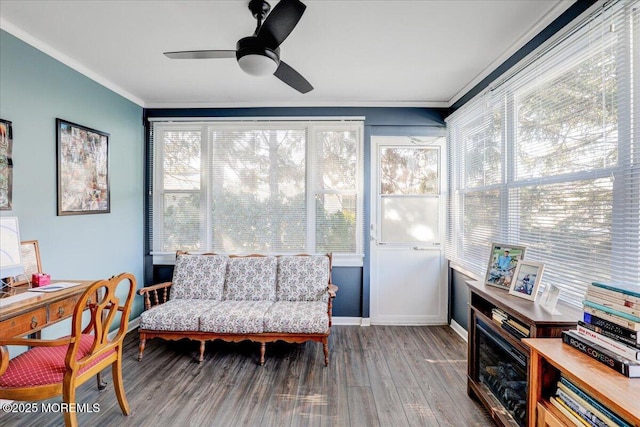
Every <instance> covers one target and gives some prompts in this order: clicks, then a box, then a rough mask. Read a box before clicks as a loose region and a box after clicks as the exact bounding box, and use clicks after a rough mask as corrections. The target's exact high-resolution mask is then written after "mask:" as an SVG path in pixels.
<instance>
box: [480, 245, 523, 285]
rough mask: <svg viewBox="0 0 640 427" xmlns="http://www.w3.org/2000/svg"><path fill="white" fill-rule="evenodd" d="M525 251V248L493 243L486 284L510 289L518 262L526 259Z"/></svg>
mask: <svg viewBox="0 0 640 427" xmlns="http://www.w3.org/2000/svg"><path fill="white" fill-rule="evenodd" d="M525 250H526V248H525V247H524V246H514V245H503V244H500V243H492V244H491V253H490V255H489V266H488V267H487V275H486V277H485V279H484V283H485V284H487V285H491V286H497V287H499V288H503V289H509V287H510V286H511V278H512V277H513V273H514V270H515V269H516V265H518V261H520V260H521V259H524V252H525Z"/></svg>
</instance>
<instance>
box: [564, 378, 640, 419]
mask: <svg viewBox="0 0 640 427" xmlns="http://www.w3.org/2000/svg"><path fill="white" fill-rule="evenodd" d="M559 384H563V385H564V386H566V387H567V389H569V390H571V391H573V392H574V393H575V394H576V395H578V396H580V397H581V398H582V399H584V400H585V402H587V403H588V404H590V405H591V406H593V407H594V408H595V409H597V410H598V411H600V412H601V413H602V414H603V415H604V416H605V417H606V418H609V419H610V420H612V421H613V422H615V423H616V425H619V426H622V427H633V426H632V425H631V424H629V423H627V422H626V421H624V420H623V419H622V418H620V417H618V416H617V415H616V414H614V413H613V412H611V411H610V410H609V409H608V408H607V407H606V406H604V405H603V404H602V403H600V402H598V401H597V400H595V399H594V398H592V397H591V396H589V395H588V394H587V393H585V392H584V391H583V390H582V389H581V388H580V387H578V386H577V385H575V384H574V383H572V382H571V381H570V380H568V379H567V378H566V377H564V376H560V381H559Z"/></svg>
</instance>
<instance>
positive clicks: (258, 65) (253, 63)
mask: <svg viewBox="0 0 640 427" xmlns="http://www.w3.org/2000/svg"><path fill="white" fill-rule="evenodd" d="M238 65H240V68H242V71H244V72H245V73H247V74H249V75H252V76H270V75H272V74H273V73H275V72H276V69H277V68H278V63H277V62H276V60H275V59H273V58H270V57H269V56H267V55H261V54H259V53H252V54H248V55H244V56H242V57H240V58H238Z"/></svg>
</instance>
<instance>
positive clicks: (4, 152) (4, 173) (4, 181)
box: [0, 119, 13, 211]
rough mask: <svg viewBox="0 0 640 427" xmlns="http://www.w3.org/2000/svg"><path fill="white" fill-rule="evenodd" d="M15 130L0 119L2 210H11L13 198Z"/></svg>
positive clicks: (0, 203)
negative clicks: (12, 152)
mask: <svg viewBox="0 0 640 427" xmlns="http://www.w3.org/2000/svg"><path fill="white" fill-rule="evenodd" d="M12 149H13V129H12V126H11V122H10V121H8V120H2V119H0V210H3V211H8V210H11V200H12V197H13V194H12V192H13V157H12V154H11V151H12Z"/></svg>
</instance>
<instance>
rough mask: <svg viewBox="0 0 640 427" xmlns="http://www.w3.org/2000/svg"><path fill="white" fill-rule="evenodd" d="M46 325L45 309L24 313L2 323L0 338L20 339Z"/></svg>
mask: <svg viewBox="0 0 640 427" xmlns="http://www.w3.org/2000/svg"><path fill="white" fill-rule="evenodd" d="M46 324H47V307H41V308H39V309H37V310H34V311H31V312H29V313H24V314H21V315H19V316H16V317H12V318H10V319H7V320H5V321H4V322H2V328H0V337H2V338H11V337H21V336H24V335H27V334H29V333H31V332H32V331H33V330H34V329H40V328H42V327H43V326H45V325H46Z"/></svg>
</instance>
